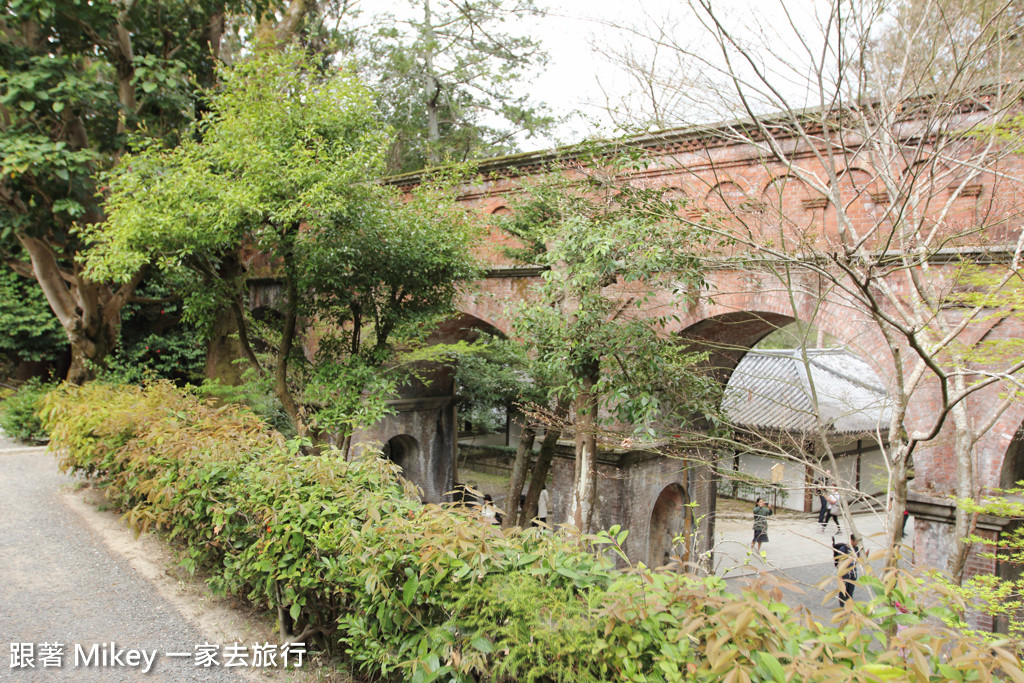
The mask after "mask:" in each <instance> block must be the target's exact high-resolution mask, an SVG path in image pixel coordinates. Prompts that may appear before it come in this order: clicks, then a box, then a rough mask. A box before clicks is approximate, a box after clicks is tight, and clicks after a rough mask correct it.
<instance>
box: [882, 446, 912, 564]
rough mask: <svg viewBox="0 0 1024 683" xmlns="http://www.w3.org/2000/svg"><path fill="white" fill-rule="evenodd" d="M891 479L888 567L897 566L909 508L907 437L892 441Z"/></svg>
mask: <svg viewBox="0 0 1024 683" xmlns="http://www.w3.org/2000/svg"><path fill="white" fill-rule="evenodd" d="M889 447H890V449H891V450H890V453H891V455H890V456H889V457H890V461H891V474H890V476H891V480H890V482H889V496H888V498H889V500H888V504H887V505H886V519H885V524H886V527H887V529H888V532H889V538H888V542H887V545H888V551H887V552H886V555H885V564H886V567H887V568H893V567H895V566H896V563H897V559H898V555H897V553H896V552H895V551H896V549H897V548H898V547H899V545H900V542H901V541H902V540H903V512H904V511H905V510H906V509H907V474H908V472H907V470H908V467H907V466H908V462H907V461H908V459H909V453H908V447H909V446H908V444H907V440H906V437H901V438H899V439H897V441H896V442H895V443H894V442H890V445H889Z"/></svg>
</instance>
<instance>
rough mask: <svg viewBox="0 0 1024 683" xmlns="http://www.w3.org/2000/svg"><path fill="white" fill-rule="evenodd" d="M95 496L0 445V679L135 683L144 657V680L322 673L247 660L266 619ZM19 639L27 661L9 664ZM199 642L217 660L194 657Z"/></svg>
mask: <svg viewBox="0 0 1024 683" xmlns="http://www.w3.org/2000/svg"><path fill="white" fill-rule="evenodd" d="M97 503H102V498H101V497H99V494H98V493H97V492H96V491H94V490H92V489H89V488H88V487H84V486H83V482H80V481H76V480H74V479H72V478H70V477H67V476H64V475H61V474H60V473H58V471H57V467H56V462H55V459H54V457H53V456H52V455H50V454H47V453H46V452H45V449H43V448H24V447H18V446H17V445H16V444H11V443H10V442H3V441H0V641H6V642H0V647H3V649H4V652H5V656H4V659H5V660H6V661H4V662H3V663H2V664H0V679H7V678H9V679H10V680H14V681H41V682H43V683H46V682H49V681H65V680H66V681H133V680H139V679H140V677H141V676H142V675H143V671H144V670H145V669H147V662H149V664H148V669H149V670H148V671H147V672H146V673H145V680H147V681H169V682H170V681H246V680H248V681H295V682H296V683H305V682H307V681H314V680H325V678H324V674H325V672H322V671H316V668H315V667H311V666H308V665H307V666H304V667H303V669H300V670H298V671H294V670H293V671H286V670H283V669H280V668H272V667H265V666H253V663H254V658H255V657H256V656H257V655H256V652H255V648H254V647H253V646H254V645H259V646H264V645H265V644H274V643H276V633H275V631H274V628H273V623H272V622H271V621H270V620H269V619H267V618H266V617H264V616H261V615H254V614H251V613H249V612H248V611H247V610H245V609H244V608H243V607H241V606H239V605H236V604H232V603H231V602H229V601H226V600H223V599H218V598H216V597H214V596H212V595H211V594H210V593H209V591H208V590H207V589H206V587H205V585H204V584H203V583H202V582H201V581H200V580H196V579H193V578H191V577H188V576H187V575H184V576H183V575H181V573H180V572H178V571H176V570H175V563H174V559H173V557H172V555H171V553H170V551H169V550H168V548H167V546H166V545H165V544H164V543H163V542H162V541H161V540H160V539H158V538H156V537H153V536H151V535H144V536H141V537H140V538H138V539H135V538H133V535H132V533H131V531H130V530H129V529H128V528H127V527H126V526H125V525H124V523H123V522H121V520H120V518H119V516H118V515H117V514H115V513H113V512H109V511H108V512H104V511H102V510H101V508H100V507H97ZM110 643H114V645H113V647H111V645H110ZM54 644H58V645H60V646H61V647H60V648H59V650H60V655H59V656H58V655H57V650H58V648H55V647H53V646H54ZM236 644H237V645H236ZM29 645H30V646H32V647H31V650H32V652H31V654H32V663H33V664H34V666H27V665H26V666H16V665H15V663H16V662H15V660H16V659H18V660H24V663H25V664H27V659H28V655H29V651H28V646H29ZM94 645H97V646H98V647H97V648H96V649H95V650H94V649H93V646H94ZM204 645H210V646H213V647H211V648H209V649H210V650H213V651H215V652H216V653H217V654H216V659H217V661H219V664H220V665H219V666H217V665H211V666H197V665H196V652H197V649H198V650H203V649H204ZM133 650H134V651H138V653H139V654H138V655H132V654H130V652H131V651H133ZM47 652H49V654H50V655H51V656H50V657H48V658H44V654H46V653H47ZM104 652H105V653H106V657H105V661H106V665H104V656H103V653H104ZM232 652H233V654H235V655H237V656H234V657H232V656H231V654H232ZM264 652H266V650H264ZM168 653H178V654H186V653H187V656H181V657H173V656H168ZM280 657H281V655H280V653H279V652H278V654H277V659H278V661H280ZM136 658H137V660H138V661H137V662H135V664H134V665H133V664H132V663H130V662H132V661H134V660H135V659H136ZM229 661H231V662H232V663H235V664H238V665H236V666H231V667H228V666H226V664H227V663H228V662H229ZM86 662H88V663H86ZM242 662H244V663H245V665H241V663H242ZM17 663H18V664H21V663H23V662H22V661H19V662H17ZM46 664H49V666H46ZM57 664H59V666H58V665H57ZM330 680H332V681H339V682H340V681H342V680H347V679H344V678H339V677H338V676H337V675H335V676H334V677H332V678H330Z"/></svg>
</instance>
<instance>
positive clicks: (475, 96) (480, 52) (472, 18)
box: [363, 0, 553, 171]
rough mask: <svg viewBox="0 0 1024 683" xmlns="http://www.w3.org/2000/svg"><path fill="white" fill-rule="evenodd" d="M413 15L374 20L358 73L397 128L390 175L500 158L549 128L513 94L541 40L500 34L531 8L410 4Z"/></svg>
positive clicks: (523, 4) (535, 60) (538, 58)
mask: <svg viewBox="0 0 1024 683" xmlns="http://www.w3.org/2000/svg"><path fill="white" fill-rule="evenodd" d="M409 4H410V6H411V8H412V9H411V14H410V15H409V17H408V18H407V19H404V20H399V19H397V18H395V17H394V16H384V17H379V18H378V19H379V21H380V22H381V23H382V24H383V27H382V28H381V29H379V31H378V32H377V33H376V34H375V35H373V36H370V37H369V38H368V39H367V42H366V48H365V49H366V53H367V56H366V58H365V59H364V60H363V63H364V66H363V70H364V72H365V74H366V77H367V80H368V82H370V83H371V85H372V86H373V88H374V90H375V91H376V92H377V93H378V102H379V104H380V107H381V109H382V111H383V112H384V114H385V116H386V118H387V120H388V122H389V123H390V124H391V125H392V127H393V128H394V130H395V135H394V138H393V141H392V146H391V150H390V160H389V168H390V170H392V171H412V170H417V169H420V168H424V167H426V166H437V165H438V164H440V163H442V162H444V161H449V160H451V161H464V160H467V159H472V158H482V157H487V156H497V155H500V154H507V153H509V152H511V151H514V150H515V149H516V142H515V136H516V135H518V134H522V133H525V134H528V135H532V134H534V133H538V132H543V131H545V130H547V129H548V128H549V127H550V126H551V124H552V122H553V119H552V118H551V116H550V115H549V114H548V113H547V112H546V110H545V108H544V106H543V105H537V104H533V103H531V102H530V101H529V98H528V97H526V96H516V95H514V94H512V93H511V92H510V90H511V89H512V88H515V87H516V86H517V85H519V84H521V83H522V82H523V80H524V77H525V76H526V75H527V74H528V73H529V72H530V71H531V70H532V69H534V68H537V67H540V66H543V64H544V63H545V61H546V56H545V55H544V53H542V52H541V51H540V43H539V41H537V40H535V39H533V38H530V37H527V36H521V35H515V34H512V33H508V32H506V31H503V30H502V29H503V24H505V22H510V21H517V20H520V19H523V18H526V17H531V16H537V15H539V14H540V11H539V10H538V9H537V7H536V6H535V4H534V2H533V0H471V1H469V2H450V1H447V0H434V2H433V3H432V2H431V0H410V3H409Z"/></svg>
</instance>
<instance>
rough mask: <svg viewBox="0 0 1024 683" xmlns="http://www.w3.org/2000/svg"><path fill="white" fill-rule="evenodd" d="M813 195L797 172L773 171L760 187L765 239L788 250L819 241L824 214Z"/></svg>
mask: <svg viewBox="0 0 1024 683" xmlns="http://www.w3.org/2000/svg"><path fill="white" fill-rule="evenodd" d="M813 198H814V197H813V193H812V192H811V188H810V187H808V186H807V183H805V182H804V181H803V180H801V179H800V178H799V177H798V176H797V175H796V174H794V173H779V174H777V175H773V176H772V177H771V178H770V179H769V180H768V181H767V182H766V183H765V185H764V188H762V190H761V198H760V203H761V205H762V207H763V218H762V221H761V226H760V234H761V237H762V239H763V240H765V241H766V242H769V243H771V244H773V245H774V246H775V247H776V248H782V249H785V250H787V251H790V250H793V249H795V248H799V247H801V246H807V245H813V244H815V243H816V242H818V238H819V236H820V232H821V224H822V222H823V215H822V211H821V208H820V207H819V206H818V205H817V204H815V203H814V202H813V201H812V200H813Z"/></svg>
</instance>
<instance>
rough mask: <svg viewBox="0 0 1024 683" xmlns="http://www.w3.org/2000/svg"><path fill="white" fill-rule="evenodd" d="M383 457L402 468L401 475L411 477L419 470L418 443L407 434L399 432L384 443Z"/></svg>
mask: <svg viewBox="0 0 1024 683" xmlns="http://www.w3.org/2000/svg"><path fill="white" fill-rule="evenodd" d="M383 452H384V457H385V458H387V459H388V460H390V461H391V462H393V463H395V464H396V465H398V466H399V467H401V468H402V476H404V477H405V478H406V479H410V480H411V479H413V477H414V476H415V473H416V472H418V471H419V456H420V445H419V443H418V442H417V441H416V439H414V438H412V437H411V436H409V435H408V434H399V435H398V436H393V437H391V438H390V439H388V442H387V443H386V444H384V451H383Z"/></svg>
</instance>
